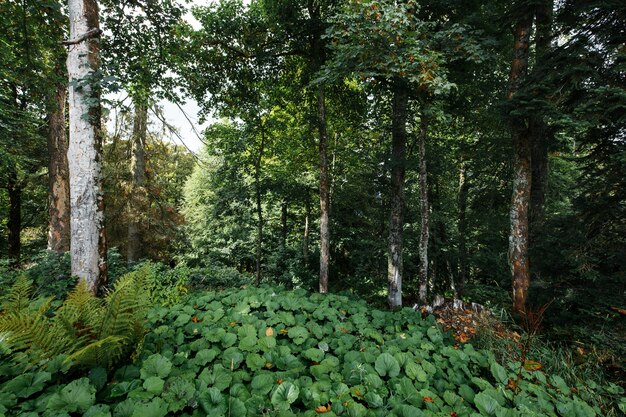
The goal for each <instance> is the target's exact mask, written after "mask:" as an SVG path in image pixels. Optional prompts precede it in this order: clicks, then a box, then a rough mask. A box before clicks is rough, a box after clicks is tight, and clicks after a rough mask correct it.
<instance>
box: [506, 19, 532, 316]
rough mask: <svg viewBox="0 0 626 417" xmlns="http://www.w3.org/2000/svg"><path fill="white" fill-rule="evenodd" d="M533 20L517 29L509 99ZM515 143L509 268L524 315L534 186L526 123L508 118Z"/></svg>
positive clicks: (521, 71)
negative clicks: (529, 227) (530, 206)
mask: <svg viewBox="0 0 626 417" xmlns="http://www.w3.org/2000/svg"><path fill="white" fill-rule="evenodd" d="M532 21H533V19H532V16H526V17H524V18H522V19H520V20H519V22H517V24H516V25H515V32H514V38H515V45H514V57H513V61H512V63H511V73H510V76H509V90H508V99H509V100H513V99H514V97H515V94H516V93H517V92H518V90H519V88H520V85H521V83H522V82H523V81H524V79H525V78H526V74H527V72H528V47H529V42H530V36H531V32H532ZM509 123H510V127H511V136H512V142H513V152H514V157H513V170H514V173H513V195H512V198H511V210H510V223H511V232H510V235H509V265H510V268H511V276H512V281H513V311H514V312H515V313H517V314H521V315H523V314H524V313H525V311H526V299H527V296H528V287H529V286H530V269H529V260H528V208H529V203H530V189H531V182H532V170H531V143H530V137H529V132H528V129H527V128H526V123H525V121H524V119H523V117H521V116H513V115H511V116H510V117H509Z"/></svg>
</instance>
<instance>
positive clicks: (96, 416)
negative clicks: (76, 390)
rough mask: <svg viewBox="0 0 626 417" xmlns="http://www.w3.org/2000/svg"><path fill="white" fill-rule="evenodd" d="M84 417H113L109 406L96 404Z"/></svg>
mask: <svg viewBox="0 0 626 417" xmlns="http://www.w3.org/2000/svg"><path fill="white" fill-rule="evenodd" d="M83 417H111V410H110V409H109V406H108V405H105V404H96V405H92V406H91V407H89V410H87V411H86V412H85V414H83Z"/></svg>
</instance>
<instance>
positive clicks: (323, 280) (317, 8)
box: [307, 0, 331, 294]
mask: <svg viewBox="0 0 626 417" xmlns="http://www.w3.org/2000/svg"><path fill="white" fill-rule="evenodd" d="M307 9H308V12H309V16H310V20H311V25H312V26H313V33H312V36H311V37H310V48H311V49H310V54H309V62H310V64H311V67H312V68H313V71H317V70H319V69H320V68H321V67H322V65H324V61H325V59H326V54H325V51H324V45H323V40H322V36H323V35H324V27H323V24H322V21H321V5H320V3H319V2H316V1H315V0H308V2H307ZM317 131H318V135H319V136H318V137H319V142H318V150H319V161H320V281H319V288H320V293H321V294H325V293H327V292H328V275H329V267H330V182H331V181H330V169H329V166H328V132H327V126H326V91H325V86H324V84H320V85H319V86H318V88H317Z"/></svg>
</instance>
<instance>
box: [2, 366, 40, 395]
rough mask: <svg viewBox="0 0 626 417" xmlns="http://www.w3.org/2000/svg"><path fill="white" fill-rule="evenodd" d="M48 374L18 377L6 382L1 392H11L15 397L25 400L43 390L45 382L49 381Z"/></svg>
mask: <svg viewBox="0 0 626 417" xmlns="http://www.w3.org/2000/svg"><path fill="white" fill-rule="evenodd" d="M50 379H51V374H50V372H37V373H27V374H22V375H18V376H16V377H15V378H13V379H12V380H11V381H9V382H7V383H6V385H5V386H4V388H3V391H6V392H11V393H13V394H15V396H16V397H19V398H26V397H30V396H31V395H32V394H34V393H36V392H39V391H41V390H43V389H44V388H45V386H46V382H48V381H50Z"/></svg>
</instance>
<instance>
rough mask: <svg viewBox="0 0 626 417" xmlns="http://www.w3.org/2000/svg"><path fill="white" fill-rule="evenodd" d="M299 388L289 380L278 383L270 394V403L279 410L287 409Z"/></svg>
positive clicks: (294, 399)
mask: <svg viewBox="0 0 626 417" xmlns="http://www.w3.org/2000/svg"><path fill="white" fill-rule="evenodd" d="M298 395H300V390H299V389H298V387H297V386H296V385H294V384H292V383H291V382H283V383H282V384H280V385H279V386H278V387H277V388H276V390H275V391H274V394H272V405H274V407H276V408H277V409H279V410H287V409H289V408H290V406H291V404H292V403H294V402H295V401H296V400H297V399H298Z"/></svg>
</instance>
